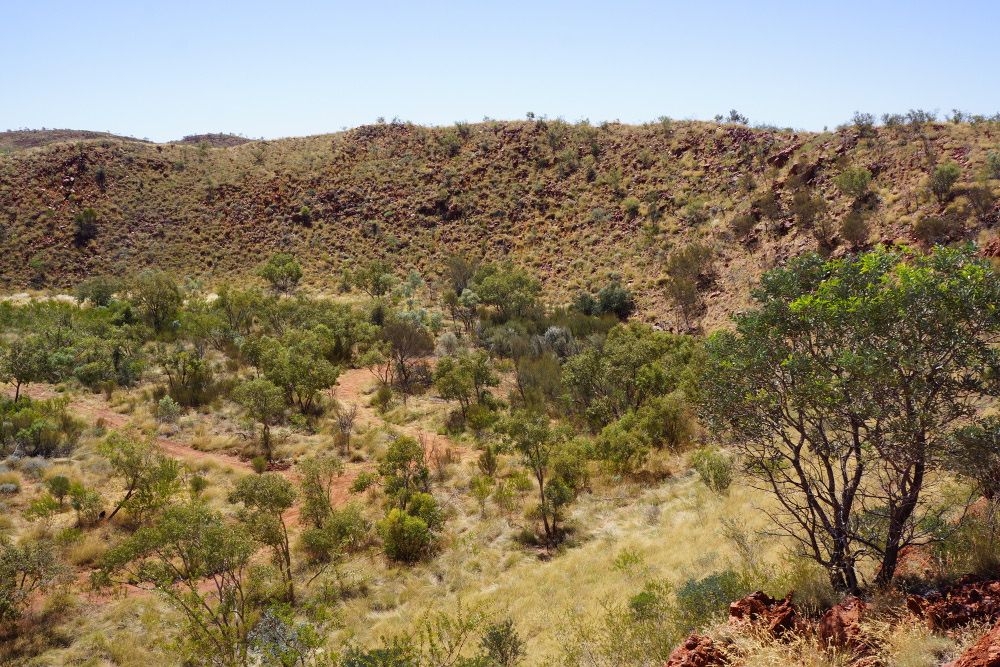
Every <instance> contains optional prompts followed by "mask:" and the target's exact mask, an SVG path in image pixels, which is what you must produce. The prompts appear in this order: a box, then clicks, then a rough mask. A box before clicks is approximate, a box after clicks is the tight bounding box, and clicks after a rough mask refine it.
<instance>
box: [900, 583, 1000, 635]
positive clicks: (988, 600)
mask: <svg viewBox="0 0 1000 667" xmlns="http://www.w3.org/2000/svg"><path fill="white" fill-rule="evenodd" d="M906 607H907V609H909V610H910V611H911V612H912V613H913V614H915V615H916V616H919V617H921V618H923V619H926V621H927V627H928V628H930V629H931V630H950V629H952V628H956V627H958V626H960V625H965V624H966V623H969V622H971V621H996V620H997V619H1000V580H991V581H979V580H978V579H977V578H976V577H974V576H972V575H966V576H964V577H962V578H961V579H959V581H958V583H957V584H955V585H954V586H950V587H948V588H945V589H943V590H941V591H939V592H937V593H931V594H930V595H927V596H923V595H911V596H910V597H908V598H907V599H906Z"/></svg>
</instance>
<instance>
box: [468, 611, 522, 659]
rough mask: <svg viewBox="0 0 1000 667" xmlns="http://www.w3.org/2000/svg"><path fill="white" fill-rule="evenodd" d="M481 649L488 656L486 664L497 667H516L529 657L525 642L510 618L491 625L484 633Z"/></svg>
mask: <svg viewBox="0 0 1000 667" xmlns="http://www.w3.org/2000/svg"><path fill="white" fill-rule="evenodd" d="M479 648H480V649H481V650H482V651H483V652H484V653H485V654H486V659H487V662H486V664H487V665H496V666H497V667H514V666H515V665H517V664H519V663H520V662H521V661H522V660H523V659H524V658H525V656H526V655H527V652H526V651H525V650H524V640H522V639H521V635H519V634H518V632H517V628H516V627H514V621H513V620H511V618H510V617H508V618H505V619H504V620H502V621H500V622H499V623H491V624H490V625H489V627H487V628H486V631H485V632H484V633H483V638H482V640H480V642H479Z"/></svg>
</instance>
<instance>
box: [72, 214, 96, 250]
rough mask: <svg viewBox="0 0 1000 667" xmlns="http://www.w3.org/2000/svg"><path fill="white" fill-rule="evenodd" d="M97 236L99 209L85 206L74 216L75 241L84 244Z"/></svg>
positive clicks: (80, 244)
mask: <svg viewBox="0 0 1000 667" xmlns="http://www.w3.org/2000/svg"><path fill="white" fill-rule="evenodd" d="M95 236H97V211H95V210H94V209H92V208H85V209H83V210H82V211H80V212H79V213H77V214H76V215H74V216H73V241H74V243H76V245H79V246H82V245H85V244H86V243H87V241H90V240H91V239H93V238H94V237H95Z"/></svg>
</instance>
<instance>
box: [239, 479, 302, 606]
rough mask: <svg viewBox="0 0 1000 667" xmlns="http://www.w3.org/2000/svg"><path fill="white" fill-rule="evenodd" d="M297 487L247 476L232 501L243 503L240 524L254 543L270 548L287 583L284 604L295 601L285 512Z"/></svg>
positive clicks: (289, 506)
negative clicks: (247, 531)
mask: <svg viewBox="0 0 1000 667" xmlns="http://www.w3.org/2000/svg"><path fill="white" fill-rule="evenodd" d="M295 497H296V493H295V488H294V487H293V486H292V483H291V482H289V481H288V480H287V479H285V478H284V477H282V476H281V475H278V474H275V473H266V474H263V475H247V476H246V477H244V478H243V479H241V480H240V481H238V482H237V483H236V488H235V489H234V490H233V492H232V493H230V494H229V502H231V503H242V504H243V509H241V510H240V512H239V518H240V521H242V522H243V523H244V525H246V527H247V529H248V530H249V531H250V535H252V536H253V538H254V539H255V540H257V541H258V542H260V543H261V544H263V545H264V546H266V547H268V548H269V549H271V556H272V560H273V562H274V564H275V565H277V566H278V570H279V571H280V572H281V575H282V579H283V580H284V582H285V601H286V602H289V603H292V602H294V601H295V586H294V583H293V580H292V550H291V547H290V545H289V540H288V526H287V525H286V524H285V512H287V511H288V509H289V508H291V506H292V505H293V504H294V503H295Z"/></svg>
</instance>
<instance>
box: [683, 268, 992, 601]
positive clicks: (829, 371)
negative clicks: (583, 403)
mask: <svg viewBox="0 0 1000 667" xmlns="http://www.w3.org/2000/svg"><path fill="white" fill-rule="evenodd" d="M753 296H754V299H755V301H756V303H757V308H756V309H754V310H752V311H749V312H746V313H743V314H739V315H736V316H734V320H735V323H736V331H735V332H720V333H717V334H715V335H713V336H712V337H711V338H710V339H709V341H708V343H707V351H708V355H709V359H708V362H707V364H706V369H705V375H704V378H703V386H704V393H703V398H702V406H703V409H704V412H705V415H706V417H707V418H708V419H709V420H710V423H711V424H712V425H713V427H714V428H715V429H716V430H717V431H722V432H728V433H730V434H731V435H732V436H733V445H734V447H735V448H736V449H737V450H738V451H739V452H740V453H741V454H742V455H743V458H744V461H745V464H746V472H747V473H748V475H749V477H750V479H751V481H752V483H753V484H754V485H755V486H757V487H758V488H761V489H764V490H766V491H768V492H770V493H771V494H773V495H774V496H775V498H776V499H777V500H778V503H779V509H778V510H775V511H774V512H773V513H772V518H773V519H774V524H773V525H774V526H775V528H776V529H777V530H779V531H781V532H783V533H785V534H786V535H787V536H788V537H790V538H791V539H793V540H794V541H796V542H797V543H798V545H799V547H800V548H801V552H802V553H803V554H804V555H806V556H808V557H810V558H812V559H813V560H815V561H816V562H817V563H819V564H820V565H822V566H824V567H825V568H826V569H827V570H828V572H829V576H830V581H831V583H832V584H833V585H834V586H835V587H836V588H837V589H839V590H857V589H858V588H859V586H860V581H859V578H858V572H857V568H858V564H859V563H860V562H862V561H864V560H866V559H872V558H873V559H876V560H877V561H878V563H879V572H878V575H877V577H876V579H875V583H876V584H879V585H884V584H888V583H889V582H890V581H891V579H892V577H893V574H894V573H895V570H896V565H897V563H898V562H899V555H900V551H901V550H902V549H903V548H905V547H906V546H908V545H911V544H920V543H924V542H927V541H928V540H930V539H932V535H931V534H930V532H929V531H930V528H931V527H933V526H935V525H941V520H940V519H939V516H940V514H941V513H942V512H943V511H945V510H946V509H947V508H941V507H938V506H935V505H934V504H933V503H932V502H931V500H930V499H929V498H928V494H927V493H926V491H927V488H928V486H929V485H931V484H932V483H933V481H934V480H935V479H936V477H935V472H936V471H937V470H938V469H939V468H940V466H941V464H942V461H943V459H944V453H945V452H946V451H947V449H948V444H949V442H950V432H951V431H952V430H953V429H954V428H956V427H968V426H970V425H975V424H977V423H979V422H980V421H981V419H982V413H981V410H982V399H983V397H984V396H995V395H998V394H1000V387H998V377H1000V376H998V375H997V373H998V370H1000V352H998V350H997V349H996V347H995V344H996V342H997V341H998V340H1000V311H998V310H997V307H996V304H997V303H998V302H1000V281H997V279H996V275H995V274H994V273H993V271H992V269H991V268H990V266H989V265H988V264H986V263H985V262H984V261H982V260H979V259H977V258H976V256H975V253H974V252H973V250H971V249H963V250H954V249H937V250H935V251H934V252H933V253H932V254H930V255H927V256H922V257H914V258H912V259H906V258H904V257H903V256H901V255H899V254H895V253H892V252H888V251H884V250H879V251H875V252H872V253H869V254H866V255H861V256H857V257H848V258H845V259H842V260H835V261H829V262H824V261H823V260H822V259H821V258H820V257H818V256H816V255H807V256H804V257H803V258H800V259H798V260H796V261H794V262H792V263H790V264H789V266H788V268H785V269H777V270H774V271H772V272H770V273H768V274H765V276H764V278H763V279H762V282H761V285H760V287H759V288H757V289H756V290H755V291H754V292H753Z"/></svg>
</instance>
